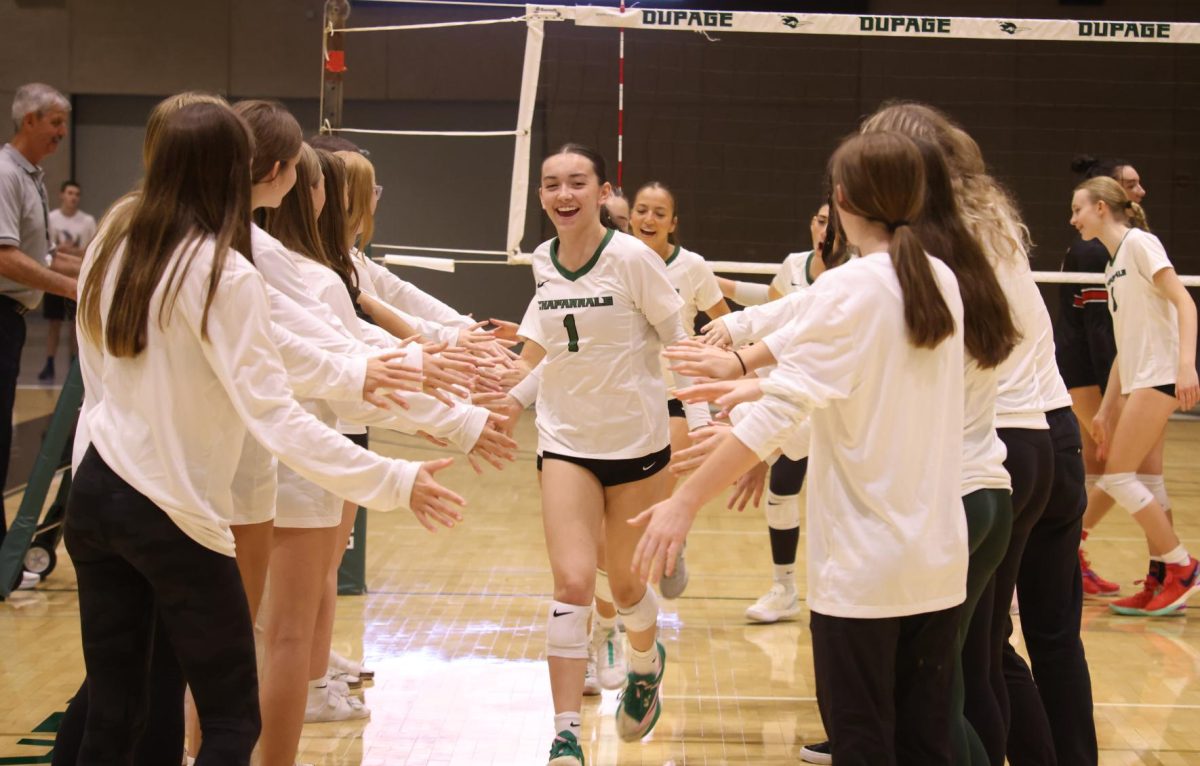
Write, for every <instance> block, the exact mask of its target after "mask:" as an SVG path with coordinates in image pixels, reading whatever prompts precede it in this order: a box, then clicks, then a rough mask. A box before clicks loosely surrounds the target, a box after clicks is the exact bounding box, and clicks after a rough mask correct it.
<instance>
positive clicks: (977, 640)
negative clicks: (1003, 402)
mask: <svg viewBox="0 0 1200 766" xmlns="http://www.w3.org/2000/svg"><path fill="white" fill-rule="evenodd" d="M996 433H997V434H998V435H999V436H1000V440H1001V441H1003V442H1004V446H1005V447H1007V449H1008V457H1006V458H1005V459H1004V468H1005V469H1006V470H1007V471H1008V475H1009V476H1010V477H1011V478H1012V489H1013V493H1012V507H1013V525H1012V536H1011V537H1010V538H1009V542H1008V551H1007V552H1006V553H1005V554H1004V559H1003V560H1002V561H1001V562H1000V566H998V567H997V568H996V577H995V582H994V583H993V585H991V586H989V587H988V588H987V589H986V590H985V591H984V593H983V596H982V597H981V602H982V603H987V602H988V601H989V600H990V602H991V603H992V612H991V614H990V615H983V614H981V613H980V610H976V613H975V617H974V618H973V619H972V620H971V627H970V629H969V630H968V632H967V645H966V646H965V647H964V648H963V652H964V653H965V654H971V653H977V652H979V651H980V647H981V646H986V649H987V659H988V666H989V667H990V668H991V678H992V683H991V687H992V690H993V693H994V695H995V696H994V699H988V698H986V696H985V695H977V694H972V692H971V688H970V686H968V689H967V699H966V703H965V705H964V712H965V713H966V716H967V720H968V721H970V722H971V726H972V728H974V729H975V733H976V734H978V735H979V738H980V739H981V740H982V741H983V745H984V747H985V748H987V752H988V757H989V758H990V759H991V763H992V766H1004V754H1005V751H1006V749H1007V746H1008V729H1009V722H1010V720H1011V713H1010V709H1009V699H1008V688H1007V686H1006V685H1005V684H1006V681H1005V677H1004V647H1005V646H1006V645H1007V644H1008V637H1009V636H1010V635H1011V634H1012V616H1011V615H1010V614H1009V606H1010V605H1011V604H1012V595H1013V591H1014V590H1015V589H1016V582H1017V572H1018V571H1019V570H1020V567H1021V555H1022V554H1023V553H1024V551H1025V544H1026V542H1027V541H1028V540H1029V533H1030V531H1031V530H1032V529H1033V525H1034V524H1036V523H1037V521H1038V519H1040V518H1041V516H1042V511H1044V510H1045V508H1046V501H1047V499H1048V498H1049V496H1050V485H1051V479H1052V478H1053V471H1054V448H1053V446H1052V443H1051V441H1050V432H1049V431H1043V430H1033V429H1028V428H1000V429H997V431H996ZM1037 707H1039V708H1040V707H1041V701H1040V700H1039V701H1038V703H1037ZM997 714H998V717H997ZM1029 714H1030V715H1036V714H1037V711H1032V712H1030V713H1029Z"/></svg>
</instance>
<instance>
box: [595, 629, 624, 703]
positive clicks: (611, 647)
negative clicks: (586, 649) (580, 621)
mask: <svg viewBox="0 0 1200 766" xmlns="http://www.w3.org/2000/svg"><path fill="white" fill-rule="evenodd" d="M594 646H595V647H596V667H597V669H598V673H597V675H598V676H599V677H600V686H602V687H603V688H605V689H620V688H622V687H624V686H625V679H626V676H627V675H628V673H629V668H627V667H626V666H625V637H624V636H623V635H621V632H620V631H618V630H616V629H615V628H614V629H613V630H610V631H608V635H606V636H605V637H604V638H603V640H601V641H600V642H599V643H597V644H594Z"/></svg>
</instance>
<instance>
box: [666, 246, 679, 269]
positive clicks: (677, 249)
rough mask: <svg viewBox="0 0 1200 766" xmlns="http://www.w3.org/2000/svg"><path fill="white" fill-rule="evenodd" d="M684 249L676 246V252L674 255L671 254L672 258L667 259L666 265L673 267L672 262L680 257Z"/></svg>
mask: <svg viewBox="0 0 1200 766" xmlns="http://www.w3.org/2000/svg"><path fill="white" fill-rule="evenodd" d="M682 249H683V248H681V247H680V246H679V245H676V246H675V251H674V252H673V253H671V257H670V258H668V259H667V262H666V264H665V265H667V266H670V265H671V261H673V260H675V259H676V258H678V257H679V251H680V250H682Z"/></svg>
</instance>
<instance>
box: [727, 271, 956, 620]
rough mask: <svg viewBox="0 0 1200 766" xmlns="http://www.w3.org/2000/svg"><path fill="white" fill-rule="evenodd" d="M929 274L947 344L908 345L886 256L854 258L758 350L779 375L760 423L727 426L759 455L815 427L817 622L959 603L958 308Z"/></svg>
mask: <svg viewBox="0 0 1200 766" xmlns="http://www.w3.org/2000/svg"><path fill="white" fill-rule="evenodd" d="M929 264H930V268H931V269H932V270H933V273H934V275H935V277H936V279H937V282H938V284H939V286H940V288H941V292H942V295H943V296H944V298H945V300H946V303H947V304H948V306H949V307H950V310H951V313H952V315H953V317H954V321H955V327H956V329H955V333H954V335H953V336H952V337H950V338H947V339H946V340H944V341H942V342H941V343H940V344H938V346H937V347H936V348H934V349H918V348H915V347H914V346H912V345H911V344H910V343H909V341H908V338H907V335H906V329H905V323H904V313H903V297H902V295H901V292H900V286H899V282H898V281H897V279H896V273H895V270H894V269H893V267H892V263H891V259H890V257H889V256H888V255H887V254H886V253H876V254H872V255H868V256H866V257H864V258H859V259H855V260H853V261H851V262H850V263H847V264H845V265H844V266H841V267H839V268H837V269H835V270H833V271H831V272H829V273H828V274H825V275H822V277H821V279H820V280H819V281H818V283H817V284H816V285H814V286H813V287H812V288H811V289H810V291H809V292H810V294H811V296H812V306H811V310H809V311H806V312H805V313H804V315H803V316H802V317H801V318H800V320H799V321H797V322H795V323H793V324H792V325H790V326H788V327H786V328H784V329H783V330H781V331H780V332H778V333H775V334H773V335H771V336H769V337H768V338H767V339H766V340H765V342H766V343H767V344H768V346H769V347H770V348H771V351H772V353H773V354H774V355H775V358H776V359H778V360H779V367H778V368H777V369H776V370H775V371H774V372H773V373H772V374H771V375H770V376H769V377H768V378H767V379H765V380H764V381H763V383H762V388H763V392H764V397H763V400H762V401H760V402H755V403H753V405H752V408H753V411H754V415H755V416H754V417H748V418H745V419H743V420H742V422H741V423H739V424H738V425H737V426H735V427H734V434H735V435H736V436H737V437H738V439H739V440H741V441H742V442H743V443H744V444H746V445H747V446H748V447H750V448H751V449H753V450H754V451H755V452H756V453H757V454H758V455H759V456H760V457H766V456H767V455H769V454H770V453H771V452H773V451H774V450H775V449H776V448H778V447H779V446H780V445H781V444H782V443H783V442H784V440H785V439H786V437H787V436H788V434H789V432H790V431H791V429H793V428H795V427H796V426H797V425H798V424H799V423H800V422H801V420H802V419H803V418H805V417H806V416H807V417H809V418H810V419H811V421H812V451H811V455H810V457H809V463H808V481H809V485H808V508H809V514H808V603H809V606H810V607H811V608H812V609H813V611H816V612H819V613H821V614H826V615H831V616H835V617H853V618H881V617H899V616H905V615H910V614H918V613H923V612H931V611H937V610H941V609H947V608H950V607H953V606H955V605H957V604H960V603H962V601H963V599H964V598H965V596H966V572H967V529H966V519H965V514H964V512H963V505H962V454H963V412H964V402H963V342H962V316H963V311H962V299H961V298H960V296H959V291H958V283H957V280H956V279H955V277H954V274H953V273H952V272H951V271H950V269H949V268H948V267H947V266H946V265H945V264H943V263H942V262H941V261H938V260H936V259H934V258H929ZM760 415H761V416H762V417H758V416H760Z"/></svg>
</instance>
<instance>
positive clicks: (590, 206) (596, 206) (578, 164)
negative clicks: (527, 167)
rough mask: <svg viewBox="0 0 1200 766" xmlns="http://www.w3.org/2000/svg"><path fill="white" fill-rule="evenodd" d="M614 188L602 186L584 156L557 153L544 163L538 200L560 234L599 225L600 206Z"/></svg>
mask: <svg viewBox="0 0 1200 766" xmlns="http://www.w3.org/2000/svg"><path fill="white" fill-rule="evenodd" d="M611 192H612V187H611V186H609V185H608V184H607V183H604V184H601V183H600V179H599V178H597V176H596V169H595V168H594V167H593V166H592V161H591V160H589V159H588V158H587V157H584V156H583V155H581V154H572V153H564V154H555V155H553V156H551V157H547V158H546V161H545V162H543V163H542V183H541V185H540V186H539V187H538V199H539V200H540V201H541V203H542V209H543V210H545V211H546V215H548V216H550V222H551V223H553V224H554V228H555V229H557V230H558V233H559V234H560V235H561V234H563V233H564V232H571V231H580V230H583V229H585V228H586V227H588V226H590V225H592V224H593V223H597V224H598V223H599V222H600V206H601V205H603V204H604V203H605V202H607V201H608V197H609V194H611Z"/></svg>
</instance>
